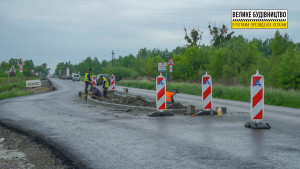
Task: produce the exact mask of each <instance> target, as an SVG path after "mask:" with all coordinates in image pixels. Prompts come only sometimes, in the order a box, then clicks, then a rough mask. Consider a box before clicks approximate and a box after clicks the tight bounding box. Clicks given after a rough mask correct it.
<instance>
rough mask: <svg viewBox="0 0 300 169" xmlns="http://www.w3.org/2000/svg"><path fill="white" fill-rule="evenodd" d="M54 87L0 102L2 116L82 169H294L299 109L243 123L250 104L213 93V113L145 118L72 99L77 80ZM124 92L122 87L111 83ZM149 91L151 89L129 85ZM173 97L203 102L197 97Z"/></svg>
mask: <svg viewBox="0 0 300 169" xmlns="http://www.w3.org/2000/svg"><path fill="white" fill-rule="evenodd" d="M51 81H52V83H53V85H54V86H55V87H56V89H57V90H56V91H54V92H49V93H43V94H38V95H33V96H26V97H18V98H11V99H7V100H1V101H0V120H1V122H2V123H5V124H8V125H12V126H15V127H17V128H19V129H21V130H24V131H26V132H28V133H30V134H33V135H38V136H39V137H42V138H43V139H44V140H46V141H47V142H48V143H49V144H51V145H53V146H55V147H57V148H58V149H59V150H61V151H62V152H64V153H65V154H66V155H67V156H69V158H71V159H72V160H73V161H74V163H76V164H77V165H78V166H80V167H82V168H122V169H123V168H130V169H131V168H145V169H148V168H149V169H150V168H184V169H186V168H299V166H300V160H299V159H300V109H292V108H284V107H279V106H265V121H266V122H268V123H269V124H270V125H271V126H272V129H270V130H253V129H248V128H245V127H244V124H245V122H247V121H249V120H250V116H249V114H248V112H249V109H250V106H249V103H244V102H236V101H228V100H222V99H214V102H213V107H215V106H225V107H227V109H228V113H227V114H226V115H224V116H223V117H217V116H196V117H192V116H181V115H177V116H172V117H148V116H146V113H145V112H136V113H130V114H127V113H125V112H122V111H120V110H119V109H117V108H114V107H104V106H101V105H95V103H86V102H85V101H84V100H83V99H79V98H78V91H83V89H84V85H83V82H72V81H67V80H59V79H51ZM117 90H122V87H117ZM129 92H130V93H132V94H141V95H145V96H148V97H154V91H148V90H141V89H132V88H129ZM176 101H182V102H184V103H185V104H193V105H196V106H197V107H198V108H200V107H201V97H198V96H191V95H184V94H178V95H177V96H176Z"/></svg>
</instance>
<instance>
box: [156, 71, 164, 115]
mask: <svg viewBox="0 0 300 169" xmlns="http://www.w3.org/2000/svg"><path fill="white" fill-rule="evenodd" d="M156 109H157V110H158V111H161V112H162V111H165V110H166V78H165V77H164V76H162V75H160V76H158V77H156Z"/></svg>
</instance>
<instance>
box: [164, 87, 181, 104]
mask: <svg viewBox="0 0 300 169" xmlns="http://www.w3.org/2000/svg"><path fill="white" fill-rule="evenodd" d="M177 93H178V90H177V89H173V90H170V91H167V92H166V101H167V103H174V95H175V94H177Z"/></svg>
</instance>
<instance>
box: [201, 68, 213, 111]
mask: <svg viewBox="0 0 300 169" xmlns="http://www.w3.org/2000/svg"><path fill="white" fill-rule="evenodd" d="M202 105H203V110H211V109H212V80H211V76H209V75H208V74H207V72H206V73H205V75H204V76H202Z"/></svg>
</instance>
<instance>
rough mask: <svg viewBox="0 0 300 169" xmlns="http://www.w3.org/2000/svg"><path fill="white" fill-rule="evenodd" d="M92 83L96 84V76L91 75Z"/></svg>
mask: <svg viewBox="0 0 300 169" xmlns="http://www.w3.org/2000/svg"><path fill="white" fill-rule="evenodd" d="M92 83H93V85H94V86H96V85H97V83H96V76H92Z"/></svg>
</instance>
